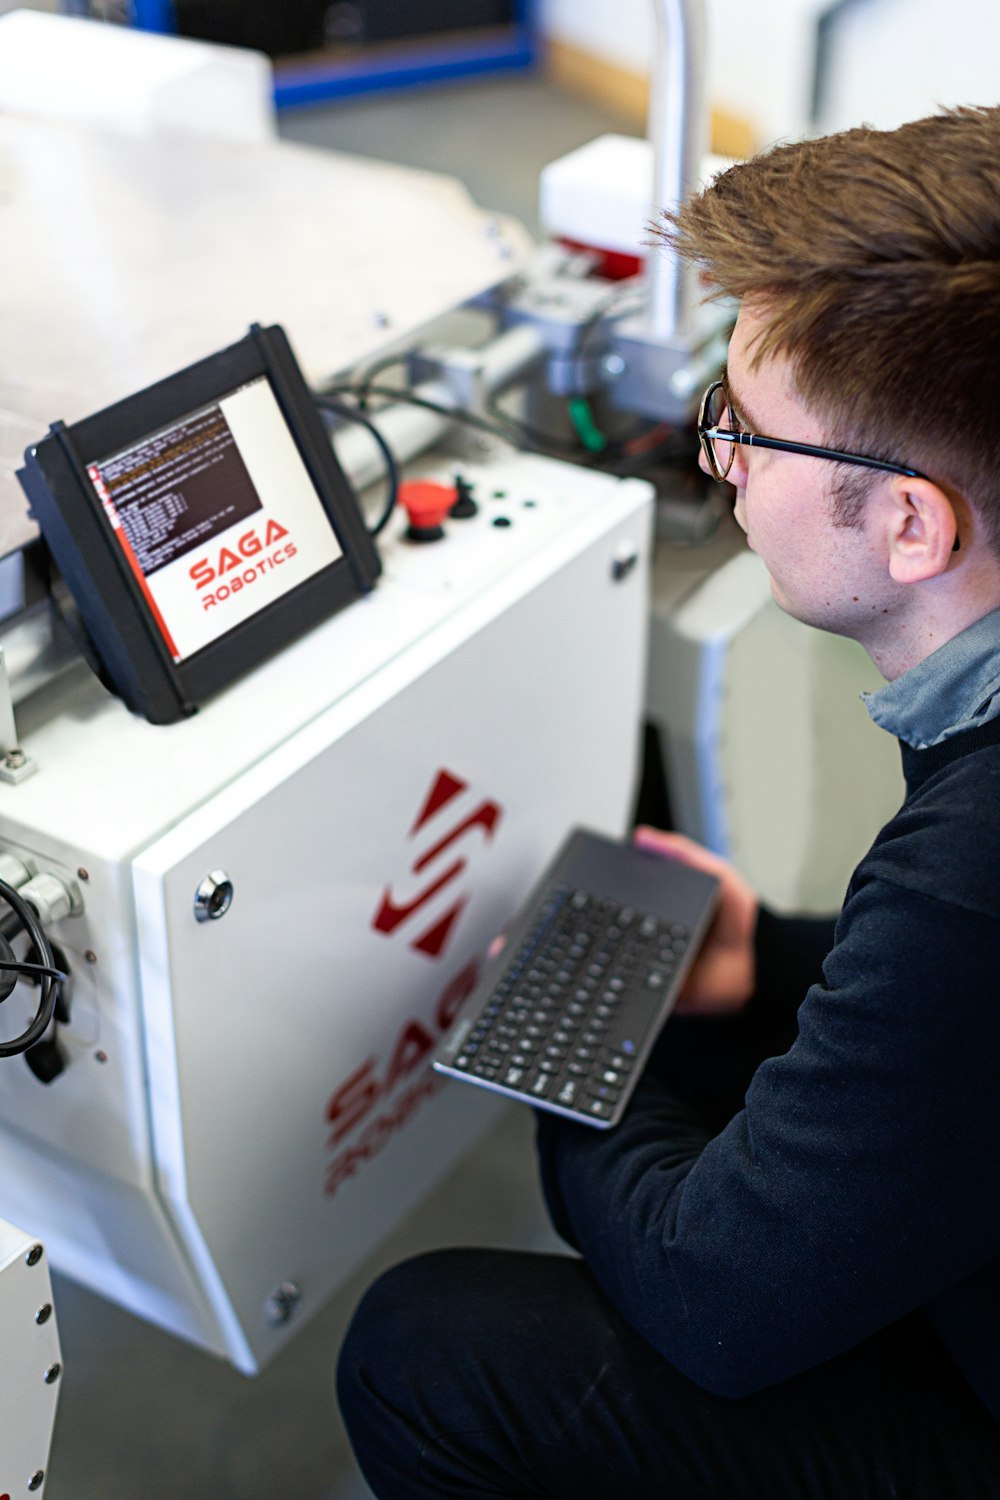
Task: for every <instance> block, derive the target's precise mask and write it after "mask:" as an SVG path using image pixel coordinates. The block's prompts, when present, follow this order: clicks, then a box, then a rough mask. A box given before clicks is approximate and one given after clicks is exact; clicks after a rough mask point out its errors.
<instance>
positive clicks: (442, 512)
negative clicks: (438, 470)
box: [399, 479, 458, 542]
mask: <svg viewBox="0 0 1000 1500" xmlns="http://www.w3.org/2000/svg"><path fill="white" fill-rule="evenodd" d="M457 498H458V495H457V493H456V491H455V488H454V486H453V485H450V484H440V483H439V482H438V481H437V480H436V479H406V480H404V481H403V483H402V484H401V485H400V486H399V503H400V504H401V505H402V506H404V507H405V508H406V512H407V515H408V516H409V518H410V524H409V526H408V528H407V532H406V535H407V536H408V537H409V539H410V541H411V542H437V541H440V540H441V538H442V537H443V536H444V526H443V525H442V522H443V521H444V518H445V516H446V515H447V514H448V512H449V511H450V510H451V508H452V506H453V505H454V504H455V501H456V500H457Z"/></svg>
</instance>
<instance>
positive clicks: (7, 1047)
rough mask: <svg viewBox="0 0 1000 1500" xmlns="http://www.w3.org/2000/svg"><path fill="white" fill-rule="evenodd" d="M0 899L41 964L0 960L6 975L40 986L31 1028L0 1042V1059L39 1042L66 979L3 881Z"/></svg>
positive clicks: (31, 917) (33, 920)
mask: <svg viewBox="0 0 1000 1500" xmlns="http://www.w3.org/2000/svg"><path fill="white" fill-rule="evenodd" d="M0 897H2V898H3V900H4V901H6V902H7V905H8V906H10V907H11V908H12V909H13V911H15V912H16V913H17V915H18V916H19V917H20V919H21V925H22V927H23V928H24V929H25V931H26V932H27V934H28V936H29V938H30V939H31V942H32V945H33V947H34V951H35V952H36V953H37V954H38V955H39V957H40V958H41V959H42V963H40V964H33V963H24V962H17V963H11V962H10V960H4V961H3V963H2V964H0V968H2V969H4V970H6V971H9V970H11V969H16V970H17V971H18V972H19V973H34V974H40V975H41V981H42V983H41V993H40V995H39V997H38V1009H37V1010H36V1012H35V1018H34V1020H33V1021H32V1022H31V1025H30V1026H29V1027H28V1028H27V1030H25V1031H22V1033H21V1035H20V1036H18V1037H15V1038H14V1040H13V1041H10V1042H0V1057H17V1056H18V1054H19V1053H21V1052H27V1050H28V1048H29V1047H33V1046H34V1045H35V1043H36V1042H37V1041H40V1040H41V1038H42V1037H43V1036H44V1035H45V1033H46V1031H47V1030H48V1028H49V1026H50V1024H51V1022H52V1017H53V1016H54V1015H55V1010H56V1003H57V1001H58V999H59V986H60V984H61V983H62V982H63V981H64V980H65V978H66V975H65V974H63V972H62V970H61V969H58V968H57V967H56V963H55V959H54V958H53V956H52V948H51V946H50V944H49V940H48V938H47V937H46V936H45V929H44V928H43V927H42V924H41V922H40V921H39V920H38V917H37V915H36V914H35V912H34V911H33V910H32V908H31V907H30V906H29V905H28V903H27V901H24V900H23V899H22V898H21V896H19V895H18V893H17V891H16V890H15V889H14V887H13V886H12V885H8V884H7V882H6V881H5V880H0Z"/></svg>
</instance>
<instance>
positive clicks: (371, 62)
mask: <svg viewBox="0 0 1000 1500" xmlns="http://www.w3.org/2000/svg"><path fill="white" fill-rule="evenodd" d="M514 9H515V21H514V25H513V26H511V27H510V28H505V29H503V30H501V31H498V32H497V33H496V34H495V35H490V34H486V35H484V37H483V39H482V40H481V41H474V42H469V41H467V40H466V41H463V42H456V43H455V45H454V46H450V45H448V43H447V42H444V41H442V40H441V39H440V38H436V39H435V41H434V43H433V44H428V45H427V46H419V45H415V46H412V47H411V46H408V47H407V49H406V50H405V51H402V52H398V53H393V52H390V51H386V52H376V53H372V54H368V55H366V56H364V57H361V58H359V59H357V60H354V61H350V62H342V63H331V62H329V61H324V62H316V63H314V64H309V63H305V64H299V65H297V66H295V67H294V68H285V67H282V66H281V63H280V60H279V63H278V68H277V77H276V79H275V86H274V102H275V105H276V106H277V108H278V109H293V108H295V107H297V106H299V105H307V104H318V103H320V102H322V101H329V100H334V99H351V98H358V97H360V96H362V95H365V94H375V93H381V92H383V91H384V90H389V89H417V88H424V87H426V86H427V85H428V84H439V83H454V82H457V81H460V80H461V79H463V78H474V77H477V76H481V75H482V74H484V73H509V72H521V71H527V70H528V69H529V68H532V67H534V66H535V64H536V62H537V61H538V45H537V40H536V36H535V31H534V28H533V26H532V9H533V0H517V3H516V5H515V8H514ZM132 24H133V25H134V26H138V27H140V28H141V29H142V30H143V31H160V32H172V31H173V30H174V7H173V0H132Z"/></svg>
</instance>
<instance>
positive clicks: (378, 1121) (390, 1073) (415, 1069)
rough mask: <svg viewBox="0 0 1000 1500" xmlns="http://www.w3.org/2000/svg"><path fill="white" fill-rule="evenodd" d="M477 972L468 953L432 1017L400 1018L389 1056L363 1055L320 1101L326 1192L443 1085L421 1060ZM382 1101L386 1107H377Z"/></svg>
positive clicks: (357, 1167)
mask: <svg viewBox="0 0 1000 1500" xmlns="http://www.w3.org/2000/svg"><path fill="white" fill-rule="evenodd" d="M478 978H479V964H478V962H477V961H476V960H475V959H474V960H473V961H472V962H471V963H468V964H466V966H465V968H464V969H462V970H460V971H459V973H458V974H456V975H455V977H454V978H453V979H450V980H449V981H448V983H447V985H446V986H445V988H444V990H443V991H442V992H441V994H440V996H439V997H438V1001H437V1004H436V1005H435V1007H434V1017H433V1020H431V1021H430V1022H424V1021H418V1020H416V1019H415V1018H413V1017H411V1018H410V1019H409V1020H407V1021H404V1022H403V1024H402V1026H401V1027H400V1029H399V1032H398V1034H397V1036H396V1040H395V1042H394V1044H393V1048H392V1054H391V1056H390V1058H389V1061H388V1062H387V1063H385V1064H384V1065H383V1064H382V1063H380V1061H379V1059H378V1058H377V1057H369V1058H366V1059H365V1061H364V1062H363V1063H362V1064H361V1066H360V1067H359V1068H355V1070H354V1072H353V1073H351V1075H350V1076H349V1077H348V1078H345V1079H344V1082H343V1083H342V1084H341V1085H340V1087H339V1088H338V1089H335V1090H334V1092H333V1093H332V1094H331V1095H330V1098H329V1100H328V1101H327V1106H326V1121H327V1124H328V1126H329V1127H330V1129H329V1135H328V1138H327V1149H328V1150H330V1151H333V1152H335V1153H336V1155H335V1156H334V1157H333V1160H332V1161H331V1162H330V1165H329V1166H328V1168H327V1171H326V1179H325V1181H324V1183H323V1191H324V1193H325V1194H326V1196H327V1197H328V1198H332V1197H333V1196H334V1194H335V1193H336V1192H337V1189H338V1188H340V1187H342V1186H343V1184H344V1183H345V1182H347V1181H349V1179H350V1178H352V1177H354V1176H355V1175H356V1173H358V1172H359V1171H360V1170H361V1168H362V1167H363V1166H365V1164H366V1163H367V1162H370V1161H371V1160H372V1159H373V1158H374V1157H376V1156H378V1154H379V1152H380V1151H382V1150H383V1149H384V1148H385V1147H386V1146H387V1145H388V1144H389V1142H390V1141H391V1140H392V1137H393V1136H394V1135H395V1134H396V1132H397V1131H399V1130H402V1129H403V1127H404V1126H405V1125H407V1124H408V1123H409V1121H410V1120H411V1119H412V1118H413V1116H414V1115H415V1114H416V1113H417V1111H418V1109H420V1107H421V1105H422V1104H425V1103H426V1102H427V1100H428V1099H431V1098H433V1096H434V1095H435V1094H436V1093H438V1092H439V1090H440V1089H442V1088H443V1087H444V1079H443V1078H442V1077H441V1076H440V1075H439V1074H437V1073H434V1072H432V1070H431V1069H430V1068H429V1067H427V1066H426V1063H427V1058H428V1056H429V1054H430V1052H431V1051H432V1050H433V1048H434V1047H435V1046H436V1044H437V1042H438V1039H439V1038H440V1037H442V1036H443V1035H444V1033H445V1032H446V1031H447V1030H448V1029H449V1027H450V1026H451V1023H452V1021H453V1020H454V1019H455V1017H456V1016H457V1015H458V1012H459V1011H460V1010H461V1008H462V1004H463V1002H464V1001H465V1000H466V999H467V998H468V996H469V995H471V994H472V991H473V990H474V989H475V987H476V980H477V979H478ZM414 1074H416V1076H413V1075H414ZM405 1079H410V1080H411V1081H410V1082H409V1083H408V1084H407V1087H406V1088H404V1089H403V1090H402V1091H401V1092H400V1093H399V1094H397V1095H396V1097H395V1098H394V1099H393V1100H392V1101H391V1102H389V1103H387V1101H388V1096H389V1094H391V1093H392V1091H393V1089H395V1087H396V1085H397V1084H399V1083H402V1082H403V1081H404V1080H405ZM383 1103H386V1104H387V1107H386V1108H385V1109H380V1106H381V1105H382V1104H383ZM362 1125H363V1126H364V1128H363V1129H361V1131H360V1134H359V1135H358V1136H357V1137H356V1139H354V1140H353V1141H352V1142H351V1144H350V1145H343V1149H341V1147H342V1143H343V1142H344V1141H345V1140H346V1137H347V1136H349V1135H350V1134H351V1133H352V1131H354V1130H355V1129H356V1128H360V1127H361V1126H362Z"/></svg>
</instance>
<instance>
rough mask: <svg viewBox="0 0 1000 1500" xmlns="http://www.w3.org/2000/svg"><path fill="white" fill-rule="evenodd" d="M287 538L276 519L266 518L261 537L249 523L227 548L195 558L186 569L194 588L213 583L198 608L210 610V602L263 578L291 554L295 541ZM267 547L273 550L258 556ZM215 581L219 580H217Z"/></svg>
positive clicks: (219, 600)
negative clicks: (213, 585) (195, 560)
mask: <svg viewBox="0 0 1000 1500" xmlns="http://www.w3.org/2000/svg"><path fill="white" fill-rule="evenodd" d="M287 537H288V530H287V528H286V527H284V526H282V525H281V523H280V522H279V521H275V520H270V521H268V523H267V528H266V530H265V532H264V535H263V536H261V535H260V533H259V532H258V531H257V530H256V529H255V528H254V527H252V526H251V528H250V530H249V531H244V533H243V535H242V536H241V537H239V538H238V540H237V541H236V542H234V543H233V545H232V546H231V547H230V546H224V547H220V548H219V550H218V553H213V554H211V555H210V556H208V557H199V559H198V561H197V562H194V563H192V564H191V566H190V568H188V577H189V578H191V579H193V580H194V586H195V588H196V589H204V588H207V587H208V585H209V584H210V583H214V584H216V587H215V588H214V589H213V590H212V592H211V593H208V594H202V595H201V604H202V608H203V609H210V608H211V606H212V605H214V604H221V603H222V602H223V601H224V600H225V599H228V598H229V597H230V596H231V595H232V594H238V593H239V592H240V590H241V589H243V588H246V587H249V585H250V584H252V583H256V582H257V580H258V578H263V576H264V574H265V573H269V572H270V571H271V569H272V568H274V567H278V566H279V565H280V564H281V563H283V562H287V561H288V559H289V558H290V557H294V556H295V552H296V547H295V543H294V542H293V541H288V540H286V538H287ZM275 542H284V543H285V545H284V546H283V547H275V546H274V544H275ZM269 547H274V551H273V552H270V553H268V555H267V556H266V557H265V556H262V554H263V553H266V552H267V549H268V548H269ZM248 563H249V564H250V566H249V567H248V566H247V564H248ZM216 580H222V581H221V582H218V583H217V582H216Z"/></svg>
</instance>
